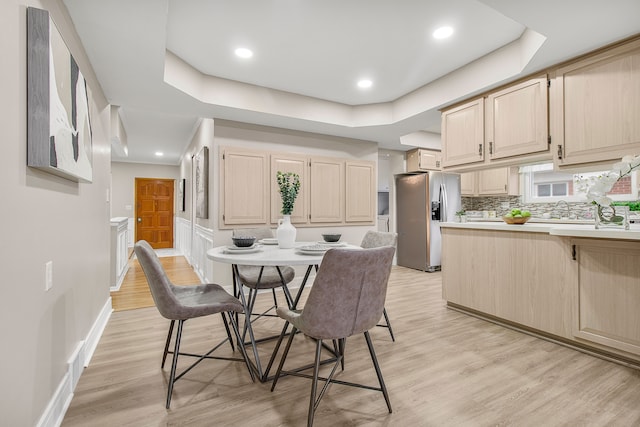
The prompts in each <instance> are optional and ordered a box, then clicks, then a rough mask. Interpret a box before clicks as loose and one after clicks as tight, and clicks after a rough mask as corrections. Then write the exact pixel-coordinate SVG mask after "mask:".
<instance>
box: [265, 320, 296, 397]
mask: <svg viewBox="0 0 640 427" xmlns="http://www.w3.org/2000/svg"><path fill="white" fill-rule="evenodd" d="M286 326H288V325H285V327H286ZM283 331H284V329H283ZM297 331H298V330H297V329H296V327H295V326H293V327H292V329H291V335H289V339H288V340H287V345H286V346H285V348H284V353H282V358H281V359H280V363H279V364H278V369H277V370H276V375H275V376H274V377H273V384H271V391H273V390H274V389H275V388H276V383H277V382H278V378H280V373H281V372H282V367H283V366H284V361H285V360H286V359H287V355H288V354H289V349H290V348H291V342H292V341H293V337H295V336H296V332H297ZM283 336H284V334H282V335H281V339H280V341H281V340H282V337H283ZM279 345H280V344H278V346H279Z"/></svg>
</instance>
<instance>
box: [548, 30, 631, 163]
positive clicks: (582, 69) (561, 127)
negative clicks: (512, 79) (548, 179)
mask: <svg viewBox="0 0 640 427" xmlns="http://www.w3.org/2000/svg"><path fill="white" fill-rule="evenodd" d="M551 89H552V98H551V108H552V112H553V121H552V132H551V136H552V151H553V152H554V155H555V160H556V164H557V165H558V166H559V167H562V166H568V165H576V164H588V163H597V162H603V161H615V160H618V159H620V158H621V157H623V156H624V155H627V154H634V153H638V152H640V120H638V117H640V40H636V41H634V42H631V43H627V44H624V45H620V46H618V47H616V48H613V49H609V50H606V51H604V52H601V53H599V54H596V55H593V56H590V57H587V58H586V59H582V60H580V61H577V62H574V63H572V64H569V65H567V66H564V67H562V68H559V69H557V70H556V72H555V79H554V80H553V81H552V83H551Z"/></svg>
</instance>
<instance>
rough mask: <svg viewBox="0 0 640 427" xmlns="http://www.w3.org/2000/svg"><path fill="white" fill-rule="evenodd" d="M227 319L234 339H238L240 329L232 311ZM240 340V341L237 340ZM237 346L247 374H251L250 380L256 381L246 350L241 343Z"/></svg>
mask: <svg viewBox="0 0 640 427" xmlns="http://www.w3.org/2000/svg"><path fill="white" fill-rule="evenodd" d="M229 321H230V322H231V328H232V329H233V332H234V334H235V335H236V339H237V340H240V330H239V329H238V324H237V323H236V320H235V319H234V317H233V313H229ZM238 342H240V341H238ZM238 348H239V349H240V352H241V353H242V358H243V359H244V363H245V365H247V369H248V370H249V375H250V376H251V382H256V377H255V375H254V373H253V369H251V363H250V362H249V356H248V355H247V351H246V349H245V348H244V346H243V345H240V344H238Z"/></svg>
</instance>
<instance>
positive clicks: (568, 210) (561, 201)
mask: <svg viewBox="0 0 640 427" xmlns="http://www.w3.org/2000/svg"><path fill="white" fill-rule="evenodd" d="M561 203H564V205H565V207H566V208H567V217H566V218H567V219H570V218H571V208H570V207H569V203H567V201H566V200H558V202H557V203H556V205H555V207H554V208H553V210H554V211H555V210H557V209H558V208H559V207H560V204H561ZM560 219H563V216H562V215H560Z"/></svg>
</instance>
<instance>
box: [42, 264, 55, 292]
mask: <svg viewBox="0 0 640 427" xmlns="http://www.w3.org/2000/svg"><path fill="white" fill-rule="evenodd" d="M52 286H53V261H49V262H47V263H45V265H44V290H45V291H48V290H49V289H51V287H52Z"/></svg>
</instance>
